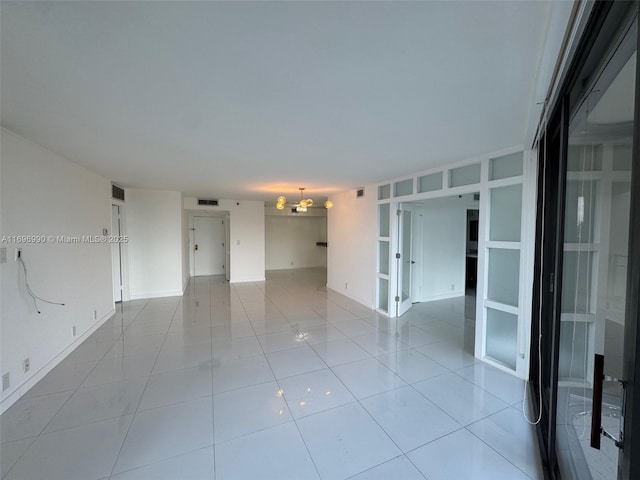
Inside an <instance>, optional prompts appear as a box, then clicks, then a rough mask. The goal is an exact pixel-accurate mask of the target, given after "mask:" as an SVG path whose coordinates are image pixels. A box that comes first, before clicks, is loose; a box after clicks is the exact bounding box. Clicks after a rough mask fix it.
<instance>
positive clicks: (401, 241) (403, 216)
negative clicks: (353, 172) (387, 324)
mask: <svg viewBox="0 0 640 480" xmlns="http://www.w3.org/2000/svg"><path fill="white" fill-rule="evenodd" d="M398 212H399V218H398V220H399V221H398V233H399V235H398V245H399V249H400V250H399V254H400V255H399V258H398V262H399V268H398V293H397V298H396V302H397V305H398V311H397V316H398V317H399V316H400V315H402V314H403V313H405V312H406V311H407V310H409V308H411V265H412V264H413V260H412V259H411V229H412V226H411V207H409V206H408V205H401V206H400V210H399V211H398Z"/></svg>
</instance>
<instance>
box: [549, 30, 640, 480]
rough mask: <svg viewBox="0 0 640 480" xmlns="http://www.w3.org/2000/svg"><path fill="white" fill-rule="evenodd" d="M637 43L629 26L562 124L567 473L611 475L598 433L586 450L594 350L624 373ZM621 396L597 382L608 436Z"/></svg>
mask: <svg viewBox="0 0 640 480" xmlns="http://www.w3.org/2000/svg"><path fill="white" fill-rule="evenodd" d="M635 39H636V33H635V30H633V29H632V30H631V31H630V33H629V35H628V39H625V40H623V41H622V43H621V44H620V46H619V47H618V48H617V49H616V51H615V52H614V54H613V55H612V57H611V59H610V60H609V62H608V65H607V66H606V68H604V69H603V70H602V72H601V73H600V74H599V76H598V78H597V79H596V81H594V82H593V85H592V88H590V89H589V90H588V92H587V93H586V95H585V96H584V98H583V100H582V101H581V103H580V104H579V105H578V106H577V108H576V109H574V112H573V114H572V115H571V118H570V123H569V129H568V133H569V136H568V143H569V145H568V155H567V173H566V180H565V186H564V191H565V194H564V200H563V202H564V214H565V216H564V239H563V253H562V258H563V261H562V287H561V294H560V297H561V298H560V328H559V332H560V335H559V341H558V348H559V357H558V365H557V368H558V384H557V402H558V403H557V412H556V419H555V421H556V442H557V443H556V455H557V460H558V467H559V469H560V473H561V475H562V478H567V479H571V478H576V479H589V478H593V479H599V480H604V479H615V478H618V455H619V450H618V448H617V447H616V445H615V443H614V442H613V441H611V440H609V439H607V438H602V441H601V448H600V449H599V450H598V449H595V448H591V447H590V435H591V424H592V421H593V420H594V419H593V418H592V398H593V388H594V355H595V354H601V355H604V374H605V376H609V377H611V378H615V379H620V378H622V376H623V372H622V361H623V356H622V355H623V353H622V352H623V345H624V333H625V301H626V294H627V289H626V284H627V263H628V251H629V245H628V239H629V225H630V223H629V222H630V205H631V203H630V199H631V168H630V166H631V163H632V162H631V152H632V149H631V146H632V141H633V135H634V131H633V126H634V108H633V105H634V98H635V82H636V52H635V47H634V48H629V45H632V46H635ZM627 156H628V158H626V157H627ZM623 157H625V158H623ZM622 165H625V166H627V168H620V166H622ZM596 383H597V382H596ZM622 393H623V392H622V389H621V387H620V383H619V382H617V381H608V382H604V386H603V401H602V416H601V422H602V428H603V429H604V430H606V431H607V432H608V433H610V434H611V435H613V436H614V437H616V438H618V437H619V436H620V432H621V431H622V430H623V429H622V425H621V421H622ZM638 434H640V432H638Z"/></svg>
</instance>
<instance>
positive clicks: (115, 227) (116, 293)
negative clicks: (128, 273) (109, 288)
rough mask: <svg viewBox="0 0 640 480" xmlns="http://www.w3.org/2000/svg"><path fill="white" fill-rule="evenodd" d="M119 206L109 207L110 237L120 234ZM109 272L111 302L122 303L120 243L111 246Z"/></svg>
mask: <svg viewBox="0 0 640 480" xmlns="http://www.w3.org/2000/svg"><path fill="white" fill-rule="evenodd" d="M121 232H122V229H121V215H120V206H119V205H111V235H113V236H117V237H119V236H120V235H121V234H122V233H121ZM111 272H112V274H113V301H114V302H116V303H117V302H121V301H122V243H120V242H113V243H112V244H111Z"/></svg>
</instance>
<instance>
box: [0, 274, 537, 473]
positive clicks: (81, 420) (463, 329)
mask: <svg viewBox="0 0 640 480" xmlns="http://www.w3.org/2000/svg"><path fill="white" fill-rule="evenodd" d="M325 278H326V271H325V270H322V269H306V270H294V271H282V272H268V275H267V281H266V282H263V283H252V284H237V285H231V286H230V285H229V284H228V283H227V282H225V281H224V279H223V278H221V277H198V278H193V279H192V280H191V283H190V284H189V287H188V289H187V292H186V294H185V296H184V297H182V298H164V299H154V300H148V301H132V302H128V303H125V304H124V305H123V306H122V308H121V311H120V312H119V313H118V314H116V315H115V316H114V317H113V318H111V319H110V320H109V321H108V322H107V323H106V324H105V325H103V326H102V327H101V328H100V329H99V330H98V331H96V332H95V333H94V334H93V335H92V336H91V337H90V338H89V339H88V340H87V341H85V342H84V343H83V344H82V345H81V346H80V347H79V348H78V349H77V350H76V351H74V352H73V353H72V354H71V355H70V356H69V357H68V358H67V359H65V360H64V361H63V362H62V363H61V364H60V365H59V366H58V367H56V368H55V369H54V370H53V371H52V372H51V373H50V374H48V375H47V376H46V377H45V378H44V379H43V380H42V381H41V382H40V383H38V384H37V385H36V386H35V387H34V388H33V389H32V390H31V391H30V392H29V393H28V394H27V395H26V396H24V397H23V398H22V399H21V400H19V401H18V402H17V403H16V404H15V405H14V406H12V407H11V408H10V409H9V410H7V412H5V413H4V414H3V415H2V417H0V426H1V430H0V432H1V438H2V445H1V447H0V455H1V465H2V478H6V479H7V480H15V479H21V480H38V479H46V480H56V479H61V480H62V479H64V480H72V479H82V480H101V479H108V478H110V479H113V480H116V479H117V480H125V479H136V480H139V479H153V480H161V479H171V480H175V479H178V478H181V479H186V478H189V479H212V478H216V479H218V480H222V479H234V480H238V479H240V480H241V479H258V478H259V479H271V478H277V479H306V478H314V479H317V478H322V479H344V478H357V479H373V478H380V479H388V478H394V479H399V478H404V479H425V478H427V479H429V480H438V479H444V478H448V479H450V478H455V479H491V480H496V479H508V480H515V479H526V478H533V479H535V478H542V477H541V474H540V470H539V460H538V457H537V447H536V445H537V444H536V441H535V434H534V431H533V428H532V427H530V426H529V425H528V424H527V423H526V422H525V421H524V419H523V416H522V413H521V402H522V392H523V384H522V381H520V380H518V379H516V378H514V377H512V376H510V375H507V374H505V373H503V372H500V371H498V370H497V369H494V368H492V367H490V366H488V365H485V364H483V363H480V362H478V360H477V359H476V358H474V357H473V356H472V355H471V354H470V353H469V352H470V351H471V350H470V349H469V348H470V347H472V345H473V342H472V337H473V335H472V332H471V331H470V330H469V328H468V327H469V320H468V319H467V318H465V298H464V297H461V298H458V299H453V300H442V301H437V302H431V303H425V304H419V305H415V306H414V308H412V309H411V310H410V311H409V312H408V313H407V314H405V315H404V316H403V317H402V318H400V319H397V320H392V319H388V318H386V317H384V316H381V315H378V314H376V313H375V312H373V311H371V310H370V309H368V308H365V307H363V306H362V305H360V304H357V303H355V302H353V301H351V300H349V299H347V298H346V297H344V296H342V295H339V294H337V293H335V292H332V291H327V289H326V288H325V287H324V284H325V281H326V280H325ZM467 303H469V302H467ZM470 303H471V305H472V304H473V302H472V301H471V302H470ZM467 308H471V307H470V305H467ZM469 337H471V338H469Z"/></svg>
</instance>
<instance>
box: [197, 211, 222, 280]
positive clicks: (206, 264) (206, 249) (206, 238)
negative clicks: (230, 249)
mask: <svg viewBox="0 0 640 480" xmlns="http://www.w3.org/2000/svg"><path fill="white" fill-rule="evenodd" d="M193 243H194V246H193V248H194V252H193V262H194V275H195V276H200V275H221V274H223V273H224V264H225V262H224V258H225V247H224V244H225V241H224V220H223V219H222V218H216V217H193Z"/></svg>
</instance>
